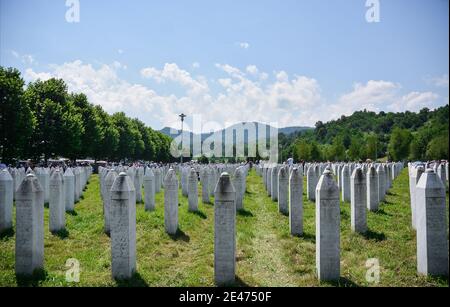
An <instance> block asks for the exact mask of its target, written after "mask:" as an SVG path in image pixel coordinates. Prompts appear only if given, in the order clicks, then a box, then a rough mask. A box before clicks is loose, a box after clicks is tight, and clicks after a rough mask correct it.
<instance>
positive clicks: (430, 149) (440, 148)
mask: <svg viewBox="0 0 450 307" xmlns="http://www.w3.org/2000/svg"><path fill="white" fill-rule="evenodd" d="M426 158H427V159H428V160H442V159H445V160H448V158H449V156H448V131H447V133H446V134H443V135H440V136H438V137H435V138H434V139H432V140H431V142H430V143H429V144H428V146H427V152H426Z"/></svg>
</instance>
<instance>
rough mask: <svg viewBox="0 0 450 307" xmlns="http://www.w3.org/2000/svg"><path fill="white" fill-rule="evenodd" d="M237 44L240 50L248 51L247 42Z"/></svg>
mask: <svg viewBox="0 0 450 307" xmlns="http://www.w3.org/2000/svg"><path fill="white" fill-rule="evenodd" d="M237 44H238V46H239V47H240V48H242V49H248V48H250V44H249V43H247V42H238V43H237Z"/></svg>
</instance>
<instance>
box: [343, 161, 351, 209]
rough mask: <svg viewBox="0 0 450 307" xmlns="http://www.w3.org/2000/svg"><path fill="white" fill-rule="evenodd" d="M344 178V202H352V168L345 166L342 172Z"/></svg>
mask: <svg viewBox="0 0 450 307" xmlns="http://www.w3.org/2000/svg"><path fill="white" fill-rule="evenodd" d="M341 178H342V201H344V202H349V201H350V167H349V166H348V165H347V164H345V165H344V167H342V171H341Z"/></svg>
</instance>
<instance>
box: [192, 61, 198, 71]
mask: <svg viewBox="0 0 450 307" xmlns="http://www.w3.org/2000/svg"><path fill="white" fill-rule="evenodd" d="M192 68H194V69H197V68H200V63H199V62H194V63H192Z"/></svg>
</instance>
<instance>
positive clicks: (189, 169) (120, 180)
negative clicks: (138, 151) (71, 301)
mask: <svg viewBox="0 0 450 307" xmlns="http://www.w3.org/2000/svg"><path fill="white" fill-rule="evenodd" d="M131 169H132V171H130V168H128V169H125V168H124V169H121V171H122V172H120V174H119V175H111V174H116V170H108V171H106V172H107V174H106V175H104V174H103V175H102V176H104V177H105V182H104V184H105V189H106V192H104V193H105V194H104V196H103V197H104V198H109V201H110V204H109V219H110V221H109V224H110V229H109V232H110V237H111V253H112V266H111V267H112V276H113V278H115V279H128V278H131V277H132V275H133V274H134V272H135V271H136V188H135V186H137V185H138V186H139V187H140V184H139V181H137V180H136V179H135V178H136V177H137V176H138V175H136V174H138V173H139V169H137V170H136V171H133V168H131ZM225 169H228V170H233V169H234V173H235V176H234V182H235V183H236V185H239V190H243V191H245V179H244V180H242V179H240V178H246V176H247V173H248V166H229V165H214V166H213V165H211V166H207V167H203V166H184V165H178V166H174V167H173V168H169V169H168V171H167V173H166V175H165V178H164V181H163V182H164V225H165V231H166V232H167V233H168V234H169V235H175V234H176V233H177V231H178V189H179V180H178V177H177V173H176V170H178V173H179V175H180V181H181V188H182V195H183V186H185V189H186V190H187V195H183V196H187V197H188V203H189V206H188V210H189V211H191V212H192V211H194V212H195V211H197V210H198V175H197V174H198V173H200V180H201V182H202V186H203V187H205V188H204V189H203V190H204V191H206V192H204V193H202V195H203V194H207V195H208V197H207V199H203V201H204V202H208V203H209V202H210V199H209V196H211V195H210V186H211V185H210V183H211V182H213V183H215V181H216V179H215V178H216V177H215V175H214V174H215V173H217V172H218V171H223V170H225ZM125 170H126V172H125ZM103 171H105V170H100V173H101V174H102V172H103ZM157 172H158V169H152V168H149V167H147V168H145V171H144V176H143V182H144V193H145V195H147V194H148V192H149V193H152V189H153V183H156V182H157V180H156V179H155V173H157ZM112 176H114V180H113V182H112V185H111V188H110V189H109V182H110V179H111V178H112ZM150 178H152V179H153V181H152V180H150ZM146 179H148V180H146ZM183 181H184V183H183ZM243 181H244V183H243ZM135 183H136V185H135ZM146 183H149V184H150V185H152V187H150V188H149V189H148V190H147V184H146ZM157 185H158V184H157ZM186 186H187V187H186ZM108 191H109V194H108ZM214 191H215V193H214V195H212V196H214V197H215V202H214V203H215V219H214V222H215V248H214V257H215V265H214V268H215V280H216V283H217V284H225V283H231V282H233V281H234V278H235V252H236V249H235V232H236V227H235V215H236V202H237V199H240V197H238V196H236V194H237V193H236V191H235V190H234V187H233V184H232V181H231V176H229V175H228V173H226V172H224V173H222V176H218V179H217V182H216V183H215V189H214ZM152 197H154V194H152ZM241 197H242V198H243V195H242V196H241ZM241 202H242V200H241ZM153 209H154V207H153ZM106 214H107V213H106Z"/></svg>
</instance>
